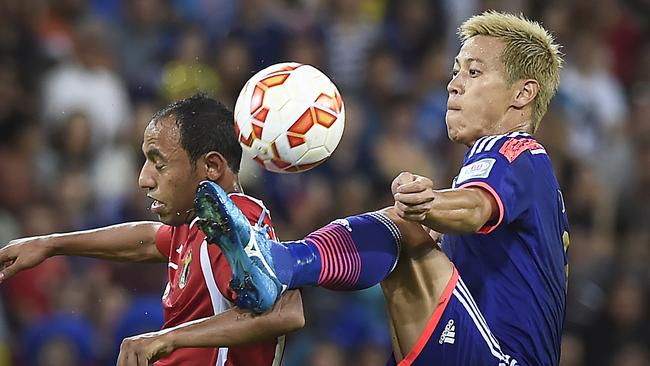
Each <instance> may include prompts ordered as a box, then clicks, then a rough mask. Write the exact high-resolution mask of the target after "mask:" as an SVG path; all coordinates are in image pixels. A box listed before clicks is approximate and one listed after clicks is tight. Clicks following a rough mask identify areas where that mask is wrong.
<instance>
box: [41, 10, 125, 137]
mask: <svg viewBox="0 0 650 366" xmlns="http://www.w3.org/2000/svg"><path fill="white" fill-rule="evenodd" d="M107 31H108V30H107V28H106V27H105V26H104V25H102V24H100V23H88V24H85V25H83V26H80V27H79V28H78V30H77V32H76V34H75V39H74V40H75V42H74V46H75V48H74V56H73V57H72V58H71V59H70V60H67V61H65V62H64V63H62V64H61V65H60V66H58V67H56V68H55V69H54V70H52V71H51V72H50V73H49V75H48V76H47V78H46V79H45V81H44V84H43V116H44V118H45V120H46V121H47V123H48V124H49V125H50V126H52V127H54V126H60V125H61V122H62V121H65V119H66V118H67V116H68V115H70V114H73V113H75V112H79V111H81V112H83V113H85V114H86V115H87V116H88V119H89V121H90V124H91V126H92V140H91V142H92V144H93V145H97V144H106V143H111V142H112V141H114V139H115V138H116V137H117V135H118V134H119V133H120V132H121V131H122V130H123V128H124V123H125V122H126V121H128V120H129V115H130V101H129V98H128V94H127V91H126V88H125V86H124V84H123V82H122V79H121V78H120V77H119V76H118V74H117V73H116V71H115V69H114V61H115V60H114V58H113V53H112V50H111V46H110V44H109V40H108V34H107Z"/></svg>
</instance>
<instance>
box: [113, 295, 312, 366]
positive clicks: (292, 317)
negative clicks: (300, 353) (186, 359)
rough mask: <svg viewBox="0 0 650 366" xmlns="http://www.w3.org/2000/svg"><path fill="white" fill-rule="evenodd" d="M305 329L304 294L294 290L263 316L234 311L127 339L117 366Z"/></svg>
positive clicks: (121, 349)
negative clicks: (194, 348) (193, 348)
mask: <svg viewBox="0 0 650 366" xmlns="http://www.w3.org/2000/svg"><path fill="white" fill-rule="evenodd" d="M304 325H305V317H304V314H303V308H302V298H301V295H300V291H298V290H291V291H288V292H286V293H284V294H283V295H282V296H281V297H280V298H279V299H278V301H277V302H276V303H275V305H274V306H273V308H272V309H271V310H270V311H268V312H266V313H263V314H259V315H256V314H253V313H252V312H250V311H247V310H243V309H239V308H232V309H230V310H228V311H225V312H223V313H221V314H219V315H215V316H212V317H209V318H204V319H198V320H195V321H191V322H188V323H185V324H181V325H179V326H176V327H173V328H169V329H164V330H161V331H157V332H151V333H146V334H141V335H137V336H133V337H130V338H126V339H124V341H122V345H121V347H120V355H119V357H118V362H117V365H118V366H129V365H147V364H149V362H150V361H155V360H157V359H159V358H161V357H164V356H166V355H168V354H170V353H172V352H173V351H175V350H176V349H179V348H185V347H209V348H217V347H231V346H237V345H241V344H248V343H254V342H259V341H263V340H266V339H271V338H276V337H279V336H281V335H283V334H286V333H289V332H293V331H296V330H299V329H301V328H302V327H304Z"/></svg>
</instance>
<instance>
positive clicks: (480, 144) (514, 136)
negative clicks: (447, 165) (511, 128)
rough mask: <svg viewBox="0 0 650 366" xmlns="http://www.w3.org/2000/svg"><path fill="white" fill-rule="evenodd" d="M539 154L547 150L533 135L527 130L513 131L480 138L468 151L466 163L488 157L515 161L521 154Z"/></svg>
mask: <svg viewBox="0 0 650 366" xmlns="http://www.w3.org/2000/svg"><path fill="white" fill-rule="evenodd" d="M526 153H527V154H526ZM538 154H546V150H545V149H544V147H543V146H542V145H541V144H540V143H539V142H537V140H535V138H534V137H533V136H532V135H530V134H528V133H525V132H512V133H509V134H504V135H494V136H485V137H481V138H480V139H478V140H477V141H476V143H474V145H472V147H471V149H470V150H469V151H468V152H467V155H466V157H465V164H468V163H472V162H475V161H477V160H481V159H483V158H487V157H491V158H497V159H504V160H505V161H507V162H508V163H513V162H514V161H515V160H518V158H519V157H521V156H524V155H538Z"/></svg>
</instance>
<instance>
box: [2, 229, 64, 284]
mask: <svg viewBox="0 0 650 366" xmlns="http://www.w3.org/2000/svg"><path fill="white" fill-rule="evenodd" d="M49 244H50V243H49V242H48V239H47V237H33V238H24V239H16V240H12V241H10V242H9V244H7V246H5V247H4V248H2V249H0V283H1V282H2V281H4V280H6V279H7V278H9V277H11V276H13V275H15V274H16V273H18V272H19V271H22V270H25V269H29V268H32V267H34V266H37V265H39V264H41V263H42V262H43V261H44V260H46V259H47V258H49V257H50V256H51V255H52V254H51V253H52V250H51V246H50V245H49Z"/></svg>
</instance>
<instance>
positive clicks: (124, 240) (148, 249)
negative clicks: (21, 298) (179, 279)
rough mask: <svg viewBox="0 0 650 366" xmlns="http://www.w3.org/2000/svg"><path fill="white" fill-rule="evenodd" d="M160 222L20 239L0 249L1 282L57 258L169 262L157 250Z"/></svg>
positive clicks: (137, 223)
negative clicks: (156, 240) (73, 257)
mask: <svg viewBox="0 0 650 366" xmlns="http://www.w3.org/2000/svg"><path fill="white" fill-rule="evenodd" d="M161 225H162V224H161V223H159V222H148V221H146V222H133V223H128V224H120V225H114V226H108V227H104V228H100V229H95V230H87V231H76V232H72V233H66V234H52V235H45V236H36V237H31V238H23V239H16V240H13V241H11V242H9V244H8V245H7V246H6V247H4V248H2V249H0V269H1V271H0V282H2V281H3V280H4V279H7V278H9V277H11V276H13V275H14V274H16V273H17V272H19V271H21V270H24V269H28V268H32V267H34V266H36V265H38V264H40V263H41V262H43V261H44V260H45V259H47V258H49V257H52V256H55V255H75V256H85V257H94V258H102V259H110V260H115V261H125V262H165V261H166V260H167V258H166V257H165V256H163V255H162V254H161V253H160V252H159V251H158V249H157V248H156V244H155V238H156V232H157V231H158V229H159V228H160V226H161Z"/></svg>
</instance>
